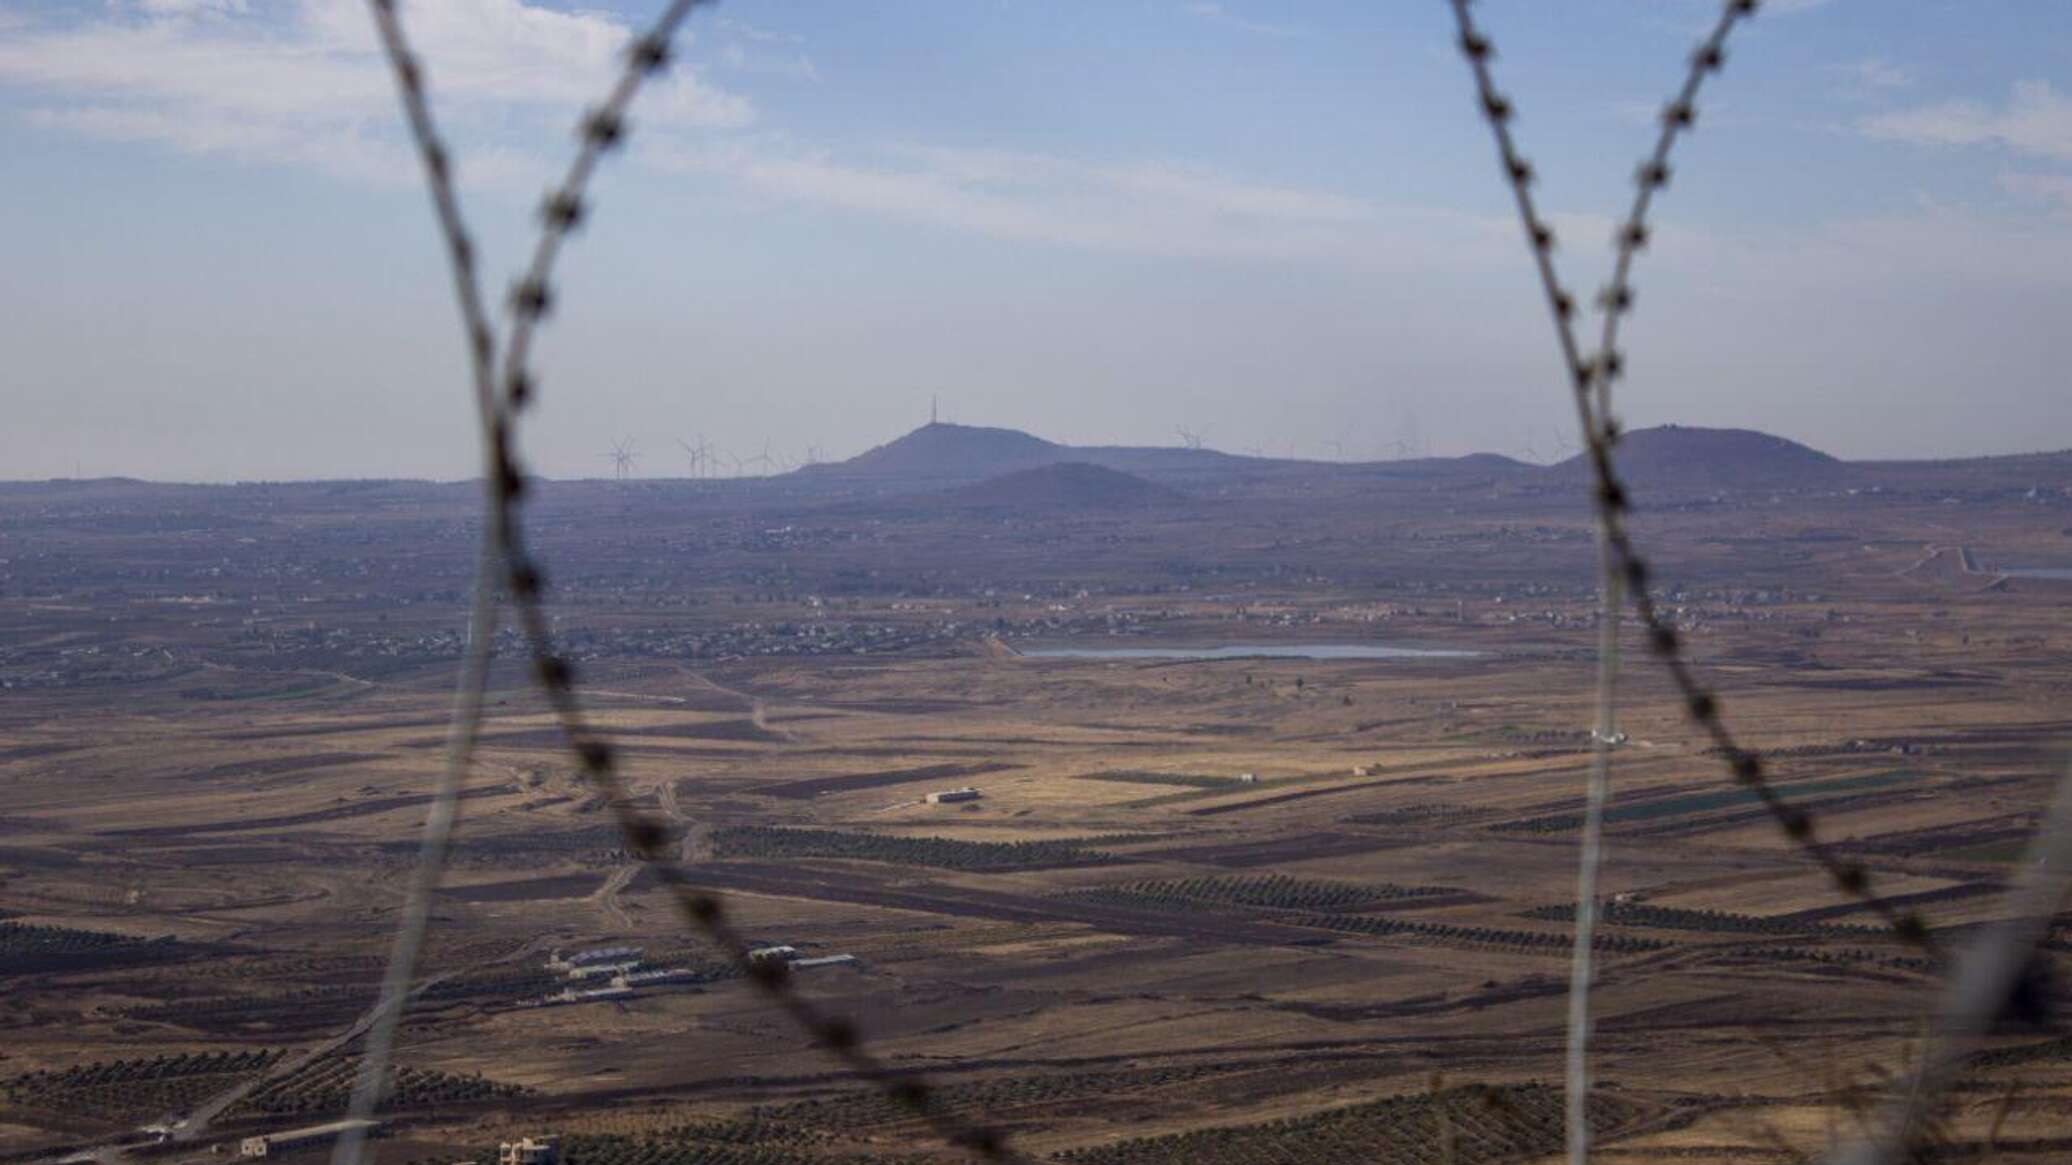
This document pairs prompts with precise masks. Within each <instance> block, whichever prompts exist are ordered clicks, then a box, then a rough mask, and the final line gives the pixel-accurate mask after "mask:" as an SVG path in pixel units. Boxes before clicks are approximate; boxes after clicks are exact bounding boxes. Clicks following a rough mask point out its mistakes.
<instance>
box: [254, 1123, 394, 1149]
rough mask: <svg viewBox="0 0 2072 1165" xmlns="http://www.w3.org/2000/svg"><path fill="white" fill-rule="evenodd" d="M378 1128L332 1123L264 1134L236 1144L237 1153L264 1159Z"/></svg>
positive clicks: (367, 1125) (359, 1124) (363, 1124)
mask: <svg viewBox="0 0 2072 1165" xmlns="http://www.w3.org/2000/svg"><path fill="white" fill-rule="evenodd" d="M380 1127H381V1122H380V1121H375V1120H342V1121H332V1122H330V1123H329V1124H322V1125H310V1126H309V1127H307V1128H300V1129H289V1130H288V1131H287V1132H284V1133H266V1134H264V1135H262V1136H257V1137H246V1138H245V1139H244V1140H242V1141H240V1142H238V1146H237V1152H238V1156H240V1157H266V1156H270V1155H271V1154H274V1153H284V1152H287V1151H288V1150H290V1149H305V1148H308V1147H309V1146H311V1145H321V1144H323V1143H324V1142H325V1141H333V1140H337V1139H338V1138H339V1137H341V1136H344V1135H345V1134H346V1133H347V1132H350V1131H352V1130H354V1129H364V1130H366V1131H368V1132H372V1131H374V1130H375V1129H377V1128H380Z"/></svg>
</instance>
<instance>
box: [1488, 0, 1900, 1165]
mask: <svg viewBox="0 0 2072 1165" xmlns="http://www.w3.org/2000/svg"><path fill="white" fill-rule="evenodd" d="M1448 2H1449V4H1450V5H1451V7H1452V9H1453V14H1454V20H1455V25H1456V28H1457V31H1458V34H1459V40H1458V45H1459V48H1460V50H1461V53H1462V55H1463V57H1465V58H1466V60H1467V62H1468V65H1469V70H1470V72H1471V73H1472V75H1473V77H1474V81H1475V88H1476V97H1477V100H1478V103H1479V105H1480V108H1481V113H1482V117H1483V119H1484V121H1486V122H1487V123H1488V125H1489V127H1490V131H1491V134H1492V136H1493V137H1494V139H1495V142H1496V147H1497V155H1498V161H1499V163H1500V165H1501V168H1502V171H1503V174H1504V177H1505V180H1506V181H1507V183H1508V184H1509V186H1510V189H1511V193H1512V200H1513V202H1514V203H1515V205H1516V208H1517V212H1518V217H1519V221H1520V224H1521V225H1522V226H1523V228H1524V230H1525V235H1526V242H1527V247H1528V250H1529V251H1530V252H1531V254H1532V257H1533V263H1534V267H1535V269H1536V271H1537V274H1538V276H1539V281H1540V289H1541V294H1542V296H1543V298H1544V299H1545V301H1546V305H1547V309H1548V314H1549V316H1550V317H1551V319H1552V322H1553V324H1554V333H1555V340H1556V344H1557V345H1558V347H1559V348H1560V353H1561V357H1562V360H1563V363H1564V366H1565V370H1566V373H1567V377H1568V380H1569V382H1570V387H1571V388H1572V390H1573V393H1574V401H1575V406H1576V415H1577V422H1578V427H1579V428H1580V430H1581V432H1582V434H1583V440H1584V445H1585V450H1584V452H1585V457H1586V460H1587V463H1588V465H1589V467H1590V472H1591V478H1592V491H1591V500H1592V504H1593V508H1594V510H1595V512H1596V516H1597V526H1598V538H1599V569H1600V578H1601V582H1600V595H1601V598H1602V612H1601V619H1602V622H1601V624H1600V629H1599V641H1598V642H1599V655H1598V679H1597V693H1596V696H1597V717H1596V719H1597V733H1596V735H1597V739H1596V741H1595V750H1594V755H1593V761H1592V767H1591V775H1590V784H1589V787H1588V789H1587V795H1586V799H1585V820H1584V829H1583V837H1582V847H1581V854H1580V857H1579V864H1578V874H1577V891H1578V892H1577V901H1576V937H1575V944H1576V948H1575V951H1576V953H1575V956H1574V961H1573V964H1572V968H1571V980H1570V996H1569V1023H1568V1062H1567V1101H1568V1114H1567V1116H1568V1120H1567V1132H1568V1136H1567V1141H1568V1151H1569V1159H1570V1161H1571V1162H1572V1163H1574V1165H1581V1163H1582V1162H1583V1161H1584V1160H1585V1159H1586V1158H1587V1156H1588V1150H1589V1137H1590V1130H1589V1125H1588V1122H1587V1119H1586V1110H1585V1103H1586V1101H1587V1097H1588V1091H1589V1077H1588V1040H1589V1025H1590V1013H1589V989H1590V982H1591V978H1592V970H1593V968H1592V961H1591V960H1592V954H1591V947H1592V945H1593V939H1594V935H1595V924H1596V920H1597V918H1596V916H1597V897H1598V895H1597V876H1596V875H1597V869H1598V867H1599V865H1600V864H1601V862H1602V823H1603V813H1604V804H1605V801H1606V799H1607V796H1608V792H1609V772H1610V749H1611V747H1612V743H1613V742H1612V739H1611V736H1610V726H1611V725H1612V724H1613V723H1614V722H1615V721H1614V716H1613V709H1614V703H1613V700H1614V691H1613V684H1614V679H1615V677H1616V672H1617V651H1618V629H1617V624H1618V622H1619V621H1620V607H1619V606H1618V605H1617V604H1616V602H1615V601H1614V599H1615V597H1616V596H1617V595H1618V593H1619V592H1620V591H1621V590H1622V589H1623V590H1626V591H1628V592H1629V593H1630V594H1631V596H1632V601H1633V605H1634V609H1635V612H1636V613H1637V614H1638V615H1639V616H1640V621H1641V624H1642V626H1643V629H1644V630H1645V632H1646V642H1647V645H1648V648H1649V649H1650V651H1651V652H1652V653H1653V654H1654V655H1655V656H1656V658H1657V659H1659V660H1660V661H1661V662H1662V663H1663V665H1664V666H1665V667H1666V668H1667V670H1668V672H1669V675H1670V678H1671V681H1672V682H1673V684H1674V685H1675V687H1676V689H1677V692H1678V695H1679V696H1680V698H1681V699H1682V702H1683V706H1684V710H1685V712H1686V714H1687V715H1688V716H1689V717H1690V719H1691V720H1692V721H1693V722H1694V723H1696V724H1697V725H1698V726H1699V727H1700V728H1701V729H1702V730H1703V731H1704V732H1705V733H1706V734H1707V735H1708V736H1709V737H1710V738H1711V740H1712V746H1713V748H1714V749H1715V750H1716V751H1717V752H1718V753H1719V754H1720V756H1721V757H1722V758H1723V759H1724V760H1725V763H1726V765H1727V769H1728V772H1729V774H1730V775H1731V776H1732V778H1733V779H1734V780H1735V781H1736V782H1737V783H1739V784H1740V785H1741V786H1743V787H1745V788H1747V789H1749V790H1751V791H1752V792H1753V793H1754V794H1755V795H1756V797H1757V798H1758V799H1759V800H1760V801H1761V803H1762V805H1763V807H1764V809H1765V810H1766V811H1767V812H1768V813H1769V814H1770V816H1771V818H1772V820H1774V821H1775V822H1776V823H1777V825H1778V826H1779V828H1780V829H1781V830H1782V831H1783V832H1784V834H1785V836H1786V837H1787V838H1788V839H1790V840H1791V841H1792V842H1793V843H1794V844H1795V845H1797V846H1798V847H1799V848H1800V849H1801V851H1803V852H1804V853H1806V854H1807V855H1808V856H1809V857H1810V858H1811V859H1812V860H1813V861H1814V862H1815V863H1816V864H1817V865H1818V866H1819V867H1820V868H1821V869H1822V871H1823V872H1825V873H1826V875H1827V876H1828V878H1829V880H1830V881H1832V882H1833V883H1834V885H1835V886H1836V887H1837V888H1838V889H1839V890H1841V891H1842V892H1843V893H1844V894H1847V895H1849V896H1851V897H1853V898H1856V899H1857V900H1859V901H1860V902H1862V903H1863V904H1864V905H1865V906H1866V907H1867V908H1869V909H1870V910H1871V911H1873V912H1874V913H1875V914H1877V915H1878V917H1879V918H1880V919H1881V920H1883V921H1884V922H1885V923H1886V924H1887V925H1888V926H1889V927H1890V928H1891V929H1892V932H1893V933H1894V935H1895V936H1896V937H1897V938H1899V939H1900V940H1901V941H1902V942H1905V943H1907V944H1909V945H1912V946H1914V947H1917V948H1919V949H1921V950H1924V951H1926V952H1928V953H1929V954H1931V955H1935V956H1937V957H1940V949H1939V946H1938V944H1937V943H1936V942H1935V940H1934V938H1933V936H1932V935H1931V934H1930V933H1929V930H1928V927H1927V925H1926V924H1925V923H1924V922H1923V921H1922V920H1921V917H1920V916H1919V915H1918V914H1917V913H1914V912H1911V911H1907V912H1901V911H1899V910H1898V909H1897V908H1895V907H1894V906H1893V905H1892V904H1891V903H1889V902H1887V901H1886V900H1885V899H1884V898H1883V897H1882V896H1880V895H1878V894H1877V893H1876V892H1875V891H1874V889H1873V888H1872V885H1871V877H1870V873H1869V870H1868V869H1867V868H1866V867H1865V866H1864V865H1863V864H1862V863H1860V862H1857V861H1854V860H1849V859H1843V858H1840V857H1838V856H1836V855H1835V854H1834V853H1833V852H1832V851H1831V850H1829V848H1828V847H1827V846H1825V845H1824V844H1822V843H1821V842H1820V840H1819V839H1818V837H1817V836H1816V835H1815V832H1814V825H1813V819H1812V816H1811V815H1810V814H1809V813H1807V812H1806V811H1805V810H1804V809H1802V808H1800V807H1797V806H1794V805H1792V804H1790V803H1789V802H1788V801H1787V800H1786V799H1785V797H1784V796H1783V795H1782V794H1781V793H1779V792H1778V790H1777V789H1776V787H1775V786H1774V785H1772V784H1771V783H1770V781H1769V780H1768V779H1767V777H1766V775H1765V772H1764V764H1763V760H1762V758H1761V756H1760V755H1759V754H1758V753H1757V752H1756V751H1755V750H1754V749H1751V748H1749V747H1747V746H1745V745H1743V744H1742V743H1741V741H1740V739H1739V738H1738V737H1737V736H1736V734H1735V733H1734V732H1733V730H1732V729H1731V728H1730V727H1729V726H1728V724H1727V722H1726V720H1725V718H1724V716H1723V715H1722V714H1721V709H1720V700H1719V697H1718V695H1717V694H1716V693H1714V692H1712V691H1711V690H1709V689H1708V688H1706V687H1705V686H1704V684H1703V683H1702V682H1701V681H1700V680H1699V679H1698V677H1697V674H1696V672H1695V671H1694V669H1693V668H1692V667H1691V665H1690V663H1689V661H1688V660H1687V659H1686V658H1685V656H1684V654H1683V651H1682V641H1681V637H1680V636H1679V635H1678V634H1677V631H1676V629H1675V628H1674V627H1673V626H1671V625H1670V623H1669V622H1668V620H1666V619H1665V618H1664V617H1663V614H1662V612H1661V610H1660V608H1659V607H1658V606H1657V605H1656V603H1655V601H1654V597H1653V595H1652V594H1651V592H1650V591H1649V589H1648V573H1649V572H1648V567H1647V564H1646V562H1645V560H1644V559H1643V558H1642V557H1641V555H1640V552H1639V549H1638V547H1637V546H1636V545H1635V543H1634V540H1633V538H1632V534H1631V532H1630V531H1629V530H1628V528H1627V525H1626V517H1627V515H1628V513H1629V512H1630V510H1631V498H1630V493H1629V491H1628V490H1627V488H1626V485H1625V483H1624V482H1623V481H1622V480H1621V479H1620V477H1619V476H1618V474H1617V471H1616V469H1615V467H1614V465H1613V461H1612V450H1613V447H1614V446H1615V445H1616V444H1617V442H1618V440H1619V436H1620V431H1619V427H1618V423H1617V421H1616V420H1615V419H1614V417H1613V415H1612V412H1611V405H1612V396H1611V387H1612V384H1613V382H1614V381H1616V380H1617V379H1618V377H1619V376H1620V375H1621V373H1622V372H1623V371H1624V363H1625V362H1624V358H1623V356H1622V354H1621V353H1620V352H1619V349H1618V339H1619V330H1620V323H1621V321H1622V320H1623V319H1624V317H1625V316H1626V315H1627V314H1629V313H1630V312H1631V310H1632V306H1633V289H1632V283H1631V275H1632V268H1633V263H1634V261H1635V259H1636V257H1637V256H1638V254H1639V252H1640V251H1641V249H1642V248H1644V247H1645V246H1646V244H1647V240H1648V226H1647V215H1648V211H1649V210H1650V209H1651V208H1652V206H1653V203H1654V199H1655V196H1656V194H1657V193H1658V192H1660V191H1661V190H1662V189H1663V188H1664V187H1666V186H1667V185H1668V182H1669V176H1670V169H1669V157H1670V154H1671V151H1672V150H1673V149H1674V147H1675V145H1676V142H1677V141H1678V140H1679V138H1680V137H1681V136H1683V135H1684V134H1686V133H1688V132H1689V130H1690V129H1691V128H1692V126H1693V125H1694V124H1695V122H1696V116H1697V106H1696V101H1697V96H1698V93H1699V90H1700V89H1701V88H1702V86H1703V85H1704V82H1705V78H1706V77H1708V76H1710V75H1711V74H1713V73H1716V72H1718V71H1719V70H1720V69H1721V68H1722V66H1723V65H1724V64H1725V61H1726V52H1725V45H1726V41H1727V38H1728V37H1729V36H1730V35H1731V34H1732V33H1733V31H1734V29H1735V28H1736V27H1737V26H1738V25H1739V24H1740V23H1741V22H1742V21H1745V20H1747V19H1749V18H1750V17H1752V16H1754V15H1755V12H1756V10H1757V7H1758V3H1757V0H1726V2H1725V3H1724V4H1722V5H1721V8H1720V13H1719V17H1718V19H1717V21H1716V22H1715V23H1714V24H1713V26H1712V29H1711V31H1710V32H1709V33H1708V34H1707V35H1706V36H1705V37H1704V39H1702V40H1701V41H1700V42H1699V44H1698V47H1697V49H1696V50H1695V51H1694V52H1693V53H1692V54H1691V57H1690V68H1689V71H1688V72H1687V73H1686V74H1685V77H1684V82H1683V84H1682V86H1681V87H1680V88H1679V89H1678V91H1677V94H1676V96H1675V97H1674V98H1672V99H1671V101H1670V102H1669V104H1668V105H1666V106H1665V107H1664V108H1663V110H1662V113H1661V130H1660V132H1659V134H1658V135H1657V137H1656V140H1655V146H1654V149H1653V150H1652V151H1651V153H1650V154H1649V155H1648V157H1647V158H1646V159H1645V160H1644V161H1643V162H1642V163H1641V165H1640V168H1639V169H1638V170H1637V171H1636V173H1635V175H1634V186H1635V191H1634V198H1633V202H1632V205H1631V207H1630V208H1629V210H1628V211H1627V215H1626V217H1625V219H1624V220H1623V221H1621V223H1620V224H1619V226H1618V229H1617V230H1616V232H1615V234H1614V237H1613V245H1614V249H1615V258H1614V262H1613V268H1612V276H1611V279H1610V281H1609V282H1608V283H1607V284H1606V285H1605V287H1604V289H1603V290H1602V291H1601V292H1600V293H1599V295H1598V300H1597V304H1598V307H1599V309H1600V310H1601V311H1602V312H1603V316H1604V322H1603V326H1602V331H1601V335H1600V341H1599V346H1598V348H1597V349H1596V351H1595V352H1592V353H1590V354H1588V355H1587V356H1586V355H1585V354H1584V352H1583V349H1582V345H1581V343H1580V342H1579V341H1578V340H1577V338H1576V331H1575V320H1574V317H1575V311H1576V304H1575V297H1574V295H1573V294H1572V293H1570V292H1569V291H1568V290H1567V289H1566V288H1565V287H1564V286H1563V285H1562V282H1561V279H1560V276H1559V273H1558V271H1557V270H1556V267H1555V263H1554V256H1553V252H1554V245H1555V237H1554V231H1553V228H1552V227H1551V226H1550V225H1548V223H1547V221H1546V220H1545V219H1544V218H1543V217H1542V216H1541V215H1540V213H1539V211H1538V209H1537V207H1536V205H1535V201H1534V199H1533V195H1532V182H1533V177H1534V174H1533V167H1532V164H1531V162H1530V161H1528V160H1527V159H1526V158H1525V156H1524V155H1523V154H1522V153H1521V152H1520V151H1519V149H1518V147H1517V143H1516V141H1515V139H1514V137H1513V135H1512V132H1511V121H1512V118H1513V117H1514V115H1515V112H1516V111H1515V107H1514V106H1513V105H1512V103H1511V101H1510V99H1509V98H1507V97H1505V96H1504V95H1503V94H1502V92H1501V91H1499V90H1498V88H1497V86H1496V83H1495V79H1494V77H1493V76H1492V74H1491V70H1490V60H1491V59H1492V57H1493V56H1494V55H1495V47H1494V45H1493V43H1492V42H1491V40H1490V38H1489V36H1488V35H1487V34H1486V33H1484V32H1483V31H1482V30H1481V29H1480V28H1479V27H1478V26H1477V25H1476V23H1475V20H1474V15H1473V13H1472V11H1471V10H1470V7H1471V4H1472V0H1448Z"/></svg>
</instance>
